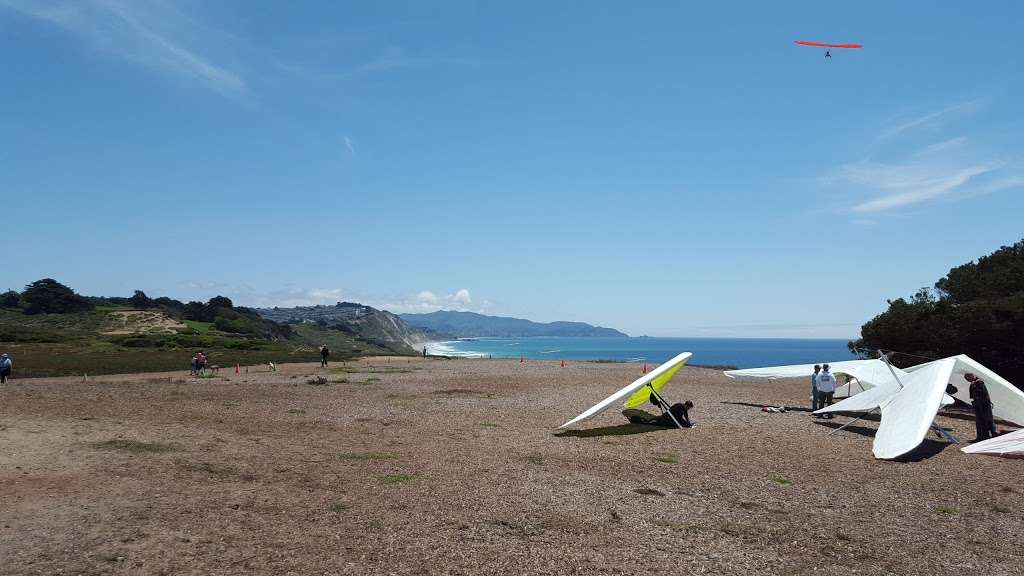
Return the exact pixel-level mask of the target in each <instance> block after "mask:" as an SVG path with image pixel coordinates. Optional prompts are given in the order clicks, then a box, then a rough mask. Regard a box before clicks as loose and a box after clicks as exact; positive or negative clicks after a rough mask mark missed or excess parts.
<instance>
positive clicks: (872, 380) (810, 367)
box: [725, 359, 953, 405]
mask: <svg viewBox="0 0 1024 576" xmlns="http://www.w3.org/2000/svg"><path fill="white" fill-rule="evenodd" d="M819 365H820V364H819ZM828 365H829V370H830V371H831V372H832V373H833V374H847V375H849V376H852V377H853V381H851V382H850V383H848V384H843V385H842V386H839V387H837V388H836V391H835V394H834V397H836V398H847V397H850V396H854V395H857V394H860V393H862V392H866V391H868V390H871V389H872V388H879V387H882V388H885V387H888V388H891V389H892V390H898V389H899V388H900V385H899V382H898V381H897V380H898V379H900V378H905V377H906V376H908V375H909V374H908V373H907V372H905V371H904V370H900V369H899V368H896V367H894V366H890V365H889V364H888V363H886V362H884V361H882V360H877V359H874V360H841V361H839V362H828ZM814 366H815V364H794V365H790V366H769V367H766V368H747V369H744V370H727V371H726V372H725V375H726V376H728V377H730V378H768V379H769V380H776V379H779V378H810V377H811V375H812V374H814ZM952 403H953V399H952V398H951V397H949V396H945V397H944V398H943V405H945V404H952Z"/></svg>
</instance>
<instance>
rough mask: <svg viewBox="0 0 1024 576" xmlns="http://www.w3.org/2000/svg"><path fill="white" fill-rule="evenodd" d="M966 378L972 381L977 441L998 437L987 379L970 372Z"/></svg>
mask: <svg viewBox="0 0 1024 576" xmlns="http://www.w3.org/2000/svg"><path fill="white" fill-rule="evenodd" d="M964 380H967V381H968V382H970V383H971V406H972V407H973V408H974V428H975V430H976V431H977V437H976V438H975V439H974V441H975V442H981V441H982V440H988V439H989V438H995V437H996V424H995V421H994V418H993V417H992V397H991V396H989V395H988V387H987V386H985V381H984V380H982V379H981V378H978V377H977V376H975V375H974V374H971V373H970V372H968V373H967V374H964Z"/></svg>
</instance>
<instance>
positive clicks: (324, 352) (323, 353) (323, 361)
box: [320, 344, 331, 368]
mask: <svg viewBox="0 0 1024 576" xmlns="http://www.w3.org/2000/svg"><path fill="white" fill-rule="evenodd" d="M330 355H331V351H330V350H328V349H327V344H324V345H323V346H321V347H320V367H321V368H326V367H327V357H328V356H330Z"/></svg>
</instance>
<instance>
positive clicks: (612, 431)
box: [555, 424, 674, 438]
mask: <svg viewBox="0 0 1024 576" xmlns="http://www.w3.org/2000/svg"><path fill="white" fill-rule="evenodd" d="M663 430H674V428H664V427H661V426H648V425H646V424H620V425H618V426H602V427H600V428H590V429H587V430H566V431H565V432H559V433H557V434H555V436H557V437H559V438H596V437H598V436H629V435H630V434H644V433H647V432H660V431H663Z"/></svg>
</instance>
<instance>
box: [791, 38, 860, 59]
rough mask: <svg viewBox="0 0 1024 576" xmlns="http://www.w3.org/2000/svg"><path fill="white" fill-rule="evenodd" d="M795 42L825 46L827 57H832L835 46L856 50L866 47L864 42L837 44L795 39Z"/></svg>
mask: <svg viewBox="0 0 1024 576" xmlns="http://www.w3.org/2000/svg"><path fill="white" fill-rule="evenodd" d="M794 42H796V43H797V44H799V45H800V46H810V47H812V48H825V58H831V57H832V49H833V48H839V49H841V50H855V49H858V48H863V47H864V45H863V44H853V43H848V44H836V43H832V42H816V41H814V40H794Z"/></svg>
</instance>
